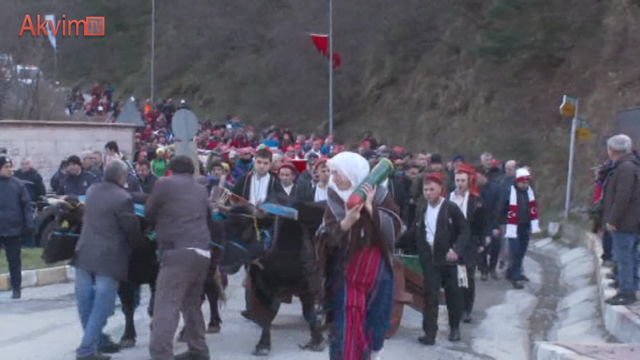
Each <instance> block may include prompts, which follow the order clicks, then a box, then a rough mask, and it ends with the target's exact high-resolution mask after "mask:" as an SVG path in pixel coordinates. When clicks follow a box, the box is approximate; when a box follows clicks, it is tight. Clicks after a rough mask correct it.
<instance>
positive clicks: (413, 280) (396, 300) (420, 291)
mask: <svg viewBox="0 0 640 360" xmlns="http://www.w3.org/2000/svg"><path fill="white" fill-rule="evenodd" d="M393 272H394V274H393V275H394V284H393V311H392V313H391V325H390V327H389V329H388V330H387V333H386V337H387V338H391V337H393V336H394V335H395V334H396V332H397V331H398V328H399V327H400V322H401V321H402V314H403V312H404V307H405V305H408V306H410V307H412V308H413V309H415V310H416V311H419V312H421V313H422V311H424V281H423V275H422V266H421V265H420V261H419V260H418V256H417V255H403V254H396V255H395V256H394V257H393Z"/></svg>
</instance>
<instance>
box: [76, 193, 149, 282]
mask: <svg viewBox="0 0 640 360" xmlns="http://www.w3.org/2000/svg"><path fill="white" fill-rule="evenodd" d="M141 241H142V232H141V230H140V221H139V220H138V217H137V216H136V214H135V212H134V206H133V198H132V197H131V195H129V193H127V191H126V190H124V189H122V188H121V187H119V186H118V185H116V184H113V183H110V182H104V183H100V184H96V185H95V186H92V187H91V188H90V189H89V191H88V192H87V198H86V201H85V204H84V215H83V217H82V230H81V232H80V239H78V244H77V245H76V253H75V258H74V260H73V264H74V265H75V266H76V267H78V268H80V269H83V270H86V271H89V272H92V273H95V274H97V275H102V276H109V277H111V278H114V279H116V280H119V281H127V279H128V273H129V257H130V256H131V252H132V249H133V247H135V246H136V245H137V244H139V243H140V242H141Z"/></svg>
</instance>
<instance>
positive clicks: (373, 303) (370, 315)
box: [329, 247, 393, 360]
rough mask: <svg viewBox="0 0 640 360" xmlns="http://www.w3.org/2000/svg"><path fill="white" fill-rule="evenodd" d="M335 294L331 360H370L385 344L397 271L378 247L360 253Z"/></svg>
mask: <svg viewBox="0 0 640 360" xmlns="http://www.w3.org/2000/svg"><path fill="white" fill-rule="evenodd" d="M338 281H339V282H338V284H337V285H338V286H336V287H335V288H334V289H335V290H334V292H333V298H332V304H331V308H332V309H333V311H334V319H333V329H332V333H331V346H330V354H329V355H330V359H331V360H369V359H370V358H371V353H372V352H373V351H380V350H381V349H382V347H383V345H384V334H385V331H386V330H387V329H388V327H389V321H390V317H391V310H392V305H393V272H392V270H391V269H390V268H389V266H388V265H387V264H386V262H385V261H384V260H383V259H382V257H381V251H380V249H378V248H374V247H369V248H365V249H362V250H359V251H358V252H356V254H355V255H354V256H353V257H352V259H351V260H350V261H349V263H348V264H347V269H346V273H345V274H344V276H342V278H341V279H339V280H338Z"/></svg>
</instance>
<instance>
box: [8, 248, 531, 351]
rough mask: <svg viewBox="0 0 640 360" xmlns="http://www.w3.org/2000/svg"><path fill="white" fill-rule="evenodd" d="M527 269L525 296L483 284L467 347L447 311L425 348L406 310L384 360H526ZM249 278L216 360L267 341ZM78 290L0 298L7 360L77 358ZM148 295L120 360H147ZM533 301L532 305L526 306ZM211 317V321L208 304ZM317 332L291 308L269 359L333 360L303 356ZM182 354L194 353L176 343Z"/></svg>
mask: <svg viewBox="0 0 640 360" xmlns="http://www.w3.org/2000/svg"><path fill="white" fill-rule="evenodd" d="M525 269H526V271H527V273H528V275H529V276H530V277H531V278H532V283H531V284H530V285H527V289H525V290H520V291H518V290H512V288H511V286H510V284H509V283H507V282H506V281H504V280H500V281H495V280H489V281H487V282H482V281H480V280H479V279H478V281H477V289H478V290H477V300H476V307H475V310H474V314H473V315H474V322H473V323H472V324H462V327H461V331H462V338H463V340H462V342H459V343H450V342H449V341H447V340H446V339H447V336H448V325H447V321H446V308H445V307H441V311H440V321H439V323H440V324H439V326H440V332H439V334H438V339H437V344H436V346H433V347H425V346H422V345H420V344H419V343H418V342H417V338H418V337H419V336H421V335H422V329H421V322H422V316H421V314H420V313H418V312H416V311H414V310H412V309H410V308H409V307H406V308H405V312H404V317H403V320H402V325H401V328H400V330H399V331H398V333H397V334H396V336H395V337H394V338H393V339H391V340H388V341H387V342H386V343H385V349H384V351H383V356H382V358H383V359H402V360H409V359H430V360H467V359H469V360H472V359H498V360H502V359H505V360H506V359H526V358H527V357H528V351H529V348H530V343H529V333H528V330H527V326H528V325H527V317H528V314H527V312H526V311H523V308H522V307H523V306H524V307H529V306H530V302H531V301H532V298H533V299H535V296H534V295H533V293H534V292H535V291H536V290H535V288H536V285H535V281H536V279H540V278H541V277H540V276H537V274H536V272H540V271H541V270H540V266H539V265H538V264H537V263H535V262H534V261H532V260H530V259H526V262H525ZM242 276H243V275H242V274H237V275H235V276H233V277H231V279H230V284H229V287H228V288H227V298H228V299H227V302H226V304H224V305H222V311H221V315H222V318H223V324H222V332H221V333H219V334H212V335H207V341H208V343H209V348H210V352H211V357H212V359H220V360H244V359H256V357H254V356H252V355H251V352H252V350H253V348H254V346H255V344H256V343H257V341H258V339H259V336H260V329H259V328H258V327H257V326H256V325H254V324H253V323H251V322H249V321H247V320H245V319H244V318H242V317H241V316H240V311H241V310H243V309H244V291H243V289H242V287H241V285H240V283H241V281H242ZM73 291H74V289H73V284H71V283H69V284H59V285H51V286H46V287H41V288H29V289H24V290H23V298H22V299H21V300H17V301H16V300H11V299H10V293H9V292H2V293H0V354H1V355H0V358H1V359H3V360H72V359H75V353H74V350H75V348H76V347H77V346H78V344H79V342H80V339H81V336H82V331H81V327H80V323H79V320H78V314H77V310H76V307H75V298H74V294H73ZM148 298H149V294H148V289H147V288H146V287H145V288H144V291H143V306H141V307H139V308H138V309H137V312H136V326H137V330H138V344H137V345H136V347H134V348H132V349H126V350H123V351H122V352H121V353H119V354H116V355H114V357H113V359H114V360H118V359H122V360H124V359H126V360H147V359H150V356H149V353H148V345H149V318H148V316H147V314H146V304H147V303H148ZM527 302H529V305H525V303H527ZM203 311H204V312H205V316H207V318H206V320H207V321H208V304H204V306H203ZM123 331H124V317H123V315H122V313H121V311H120V308H119V306H118V308H117V310H116V313H115V315H114V316H112V317H111V318H110V319H109V322H108V324H107V327H106V332H107V333H108V334H110V335H112V337H113V338H114V340H116V341H117V340H119V338H120V336H121V335H122V333H123ZM308 337H309V332H308V327H307V325H306V323H305V322H304V320H303V318H302V315H301V307H300V304H299V303H298V302H295V301H294V303H293V304H291V305H283V306H282V307H281V310H280V314H279V315H278V317H277V318H276V321H275V323H274V326H273V330H272V350H271V354H270V355H269V356H268V357H267V358H268V359H283V360H294V359H295V360H301V359H308V360H315V359H328V352H327V350H325V351H324V352H320V353H314V352H308V351H303V350H300V348H299V346H298V345H299V344H303V343H305V342H306V341H308ZM174 349H175V352H176V353H179V352H182V351H184V350H186V346H185V345H184V344H176V345H175V348H174Z"/></svg>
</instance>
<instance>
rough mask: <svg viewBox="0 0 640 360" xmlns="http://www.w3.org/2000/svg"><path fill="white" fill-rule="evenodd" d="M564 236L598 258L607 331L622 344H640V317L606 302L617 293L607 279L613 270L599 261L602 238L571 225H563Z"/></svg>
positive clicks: (600, 289) (601, 301)
mask: <svg viewBox="0 0 640 360" xmlns="http://www.w3.org/2000/svg"><path fill="white" fill-rule="evenodd" d="M562 234H563V237H564V236H566V237H567V238H568V239H570V240H571V239H572V238H575V239H580V240H581V242H582V244H583V245H584V246H586V247H587V248H588V249H589V250H591V251H592V252H593V253H594V254H596V255H597V256H598V260H597V261H596V279H597V281H598V288H599V291H600V299H599V300H600V309H601V310H602V316H603V320H604V324H605V327H606V329H607V331H608V332H609V333H610V334H611V335H613V336H615V337H616V339H618V340H619V341H621V342H624V343H636V344H640V316H639V315H638V314H637V313H634V312H632V311H631V310H629V308H628V307H626V306H611V305H608V304H605V302H604V301H605V300H606V299H608V298H610V297H612V296H614V295H615V294H616V291H615V290H614V289H611V288H609V286H608V284H609V283H610V282H611V280H608V279H607V278H606V275H607V274H608V273H609V272H611V269H608V268H606V267H604V266H602V262H601V261H600V259H599V257H600V256H601V255H602V241H601V240H600V238H599V237H598V236H597V235H596V234H593V233H591V232H587V231H584V230H583V229H580V228H579V227H576V226H574V225H569V224H563V225H562ZM639 358H640V357H639Z"/></svg>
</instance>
